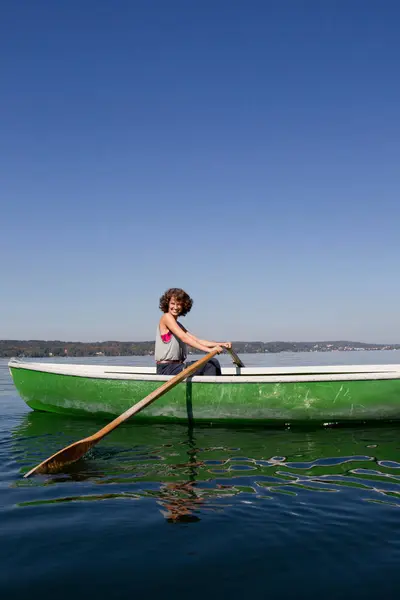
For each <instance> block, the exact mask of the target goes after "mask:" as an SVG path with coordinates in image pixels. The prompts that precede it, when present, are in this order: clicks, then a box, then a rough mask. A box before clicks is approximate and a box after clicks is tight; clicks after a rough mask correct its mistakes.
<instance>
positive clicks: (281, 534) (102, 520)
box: [0, 352, 400, 600]
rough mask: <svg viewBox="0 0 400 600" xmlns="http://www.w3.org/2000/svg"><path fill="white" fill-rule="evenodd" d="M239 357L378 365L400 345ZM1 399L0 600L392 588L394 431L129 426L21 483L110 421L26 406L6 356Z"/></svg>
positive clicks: (254, 362) (384, 594)
mask: <svg viewBox="0 0 400 600" xmlns="http://www.w3.org/2000/svg"><path fill="white" fill-rule="evenodd" d="M242 359H243V361H244V362H245V364H246V366H258V365H263V366H271V365H281V366H283V365H299V364H311V363H313V364H350V363H353V364H366V363H369V364H378V363H379V364H383V363H389V362H390V363H400V352H356V353H350V352H349V353H339V352H337V353H324V354H318V353H308V354H300V353H299V354H278V355H246V354H244V355H242ZM60 360H62V359H60ZM75 362H86V363H90V362H97V363H99V362H108V363H111V362H112V363H113V364H133V363H134V364H148V365H150V364H152V359H151V358H150V357H143V358H142V357H129V358H126V357H125V358H115V359H106V358H97V359H75ZM222 362H223V363H224V364H228V358H227V357H225V356H224V357H223V360H222ZM399 401H400V399H399ZM0 403H1V410H0V486H1V501H0V532H1V545H0V565H1V569H0V598H1V600H3V599H5V600H8V599H10V600H11V599H22V598H26V597H27V596H28V595H29V597H33V598H36V597H41V598H57V600H63V599H67V598H68V599H70V598H72V597H73V595H74V594H75V595H76V596H77V597H78V595H79V597H80V596H83V595H88V596H89V595H90V597H93V598H123V599H125V598H127V599H128V598H129V599H131V598H142V597H147V598H153V597H162V598H170V597H171V598H174V599H178V600H180V599H181V598H182V599H183V598H185V599H187V598H190V600H197V599H198V598H199V599H200V598H202V599H203V598H207V597H216V598H217V597H219V598H223V597H225V596H227V597H229V598H230V600H232V599H236V598H243V597H246V596H247V595H252V596H254V597H260V598H289V597H291V598H292V597H293V598H295V599H296V600H298V599H302V598H308V599H309V598H317V597H320V596H321V595H322V594H323V596H324V598H328V599H330V598H332V599H333V598H339V597H343V598H351V599H358V598H360V599H361V598H362V599H370V598H371V599H372V598H374V600H376V598H395V597H396V594H397V593H399V592H400V580H399V577H398V571H397V569H398V565H399V561H400V526H399V522H400V425H399V426H397V425H392V424H388V425H381V426H371V425H368V426H365V427H346V428H332V429H321V428H315V429H309V430H304V429H302V430H296V429H293V428H292V429H287V430H271V429H264V428H259V427H258V428H254V429H252V428H249V427H246V428H222V427H218V428H212V427H199V428H195V429H193V430H190V429H188V428H187V427H186V426H183V425H168V426H155V425H151V426H150V425H138V424H135V422H134V419H133V420H132V421H131V422H130V423H128V424H124V425H123V426H121V427H120V428H118V429H117V430H116V431H115V432H114V433H113V434H111V435H110V436H109V437H108V438H106V439H105V440H104V441H103V442H101V443H100V444H99V445H98V446H96V447H95V448H94V449H93V450H92V451H91V453H90V454H89V455H88V457H87V458H86V459H85V460H82V461H81V462H79V463H76V464H75V465H73V466H71V467H70V468H69V469H67V470H66V471H65V473H60V474H58V475H48V476H36V477H33V478H31V479H28V480H24V479H23V478H22V473H23V472H24V471H25V470H26V469H27V468H28V466H29V467H31V466H34V465H35V464H37V463H38V462H40V461H41V460H43V459H44V458H46V457H47V456H49V455H50V454H52V453H54V452H55V451H56V450H58V449H60V448H61V447H63V446H65V445H67V444H68V443H70V442H71V441H73V440H77V439H80V438H82V437H84V436H86V435H88V434H89V433H92V432H94V431H96V430H97V429H98V428H100V426H102V425H103V424H104V423H103V422H96V421H88V420H83V419H76V418H67V417H61V416H57V415H48V414H45V413H34V412H31V411H30V410H29V409H28V408H27V407H26V406H25V404H24V403H23V402H22V400H21V399H20V398H19V396H18V394H17V392H16V390H15V388H14V386H13V384H12V381H11V379H10V376H9V373H8V369H7V361H6V360H3V359H0Z"/></svg>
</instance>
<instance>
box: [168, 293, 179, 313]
mask: <svg viewBox="0 0 400 600" xmlns="http://www.w3.org/2000/svg"><path fill="white" fill-rule="evenodd" d="M181 310H182V303H181V302H179V300H177V299H176V298H175V297H174V296H172V298H171V300H170V301H169V304H168V312H169V313H171V315H172V316H173V317H179V315H180V314H181Z"/></svg>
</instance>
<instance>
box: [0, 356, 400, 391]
mask: <svg viewBox="0 0 400 600" xmlns="http://www.w3.org/2000/svg"><path fill="white" fill-rule="evenodd" d="M8 366H9V369H10V372H11V375H12V369H19V370H26V371H34V372H38V373H45V374H50V375H56V376H62V377H81V378H88V379H102V380H103V379H104V380H109V381H110V380H111V381H121V380H122V381H150V382H155V383H163V382H166V381H169V380H171V379H172V378H173V376H165V375H156V374H154V373H153V374H151V373H145V372H143V371H141V372H139V373H135V372H121V371H119V372H115V371H106V369H109V368H110V367H107V366H103V365H93V366H96V367H101V368H100V369H93V368H92V365H88V368H84V369H81V370H80V371H78V372H76V371H77V369H75V372H73V370H72V372H71V371H68V369H65V367H66V366H68V367H87V366H86V365H71V364H69V365H62V364H60V363H33V362H32V363H29V362H22V361H12V360H11V361H9V363H8ZM49 366H50V367H56V368H53V369H52V368H50V369H49V368H48V367H49ZM371 366H372V365H371ZM394 366H396V367H398V369H397V370H391V371H390V370H378V371H375V372H374V371H371V370H368V371H355V372H347V373H343V372H339V373H337V372H331V373H329V372H326V371H325V372H324V373H315V371H312V372H311V373H308V374H307V373H305V374H298V372H297V374H292V373H282V374H276V375H272V374H271V375H268V374H263V375H247V374H242V373H241V371H243V369H238V372H237V374H236V375H225V374H223V375H220V376H213V377H210V376H205V375H203V376H197V377H196V376H193V377H191V378H189V379H187V380H186V381H191V382H193V383H196V384H202V383H203V384H205V383H217V384H227V383H229V384H232V383H233V384H240V385H242V384H251V383H264V384H271V383H307V382H340V381H384V380H396V379H400V365H394ZM46 367H47V368H46ZM96 371H97V372H96ZM258 373H259V371H258Z"/></svg>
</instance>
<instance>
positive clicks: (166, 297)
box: [160, 288, 193, 317]
mask: <svg viewBox="0 0 400 600" xmlns="http://www.w3.org/2000/svg"><path fill="white" fill-rule="evenodd" d="M171 298H175V300H177V301H178V302H180V303H181V304H182V310H181V312H180V316H182V317H184V316H185V315H187V314H188V312H189V311H190V309H191V308H192V306H193V300H192V299H191V297H190V296H189V294H187V293H186V292H185V291H184V290H182V289H181V288H169V290H167V291H166V292H165V293H164V294H163V295H162V296H161V298H160V309H161V310H162V311H163V312H164V313H167V312H168V307H169V302H170V300H171Z"/></svg>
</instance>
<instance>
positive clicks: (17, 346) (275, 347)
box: [0, 340, 400, 358]
mask: <svg viewBox="0 0 400 600" xmlns="http://www.w3.org/2000/svg"><path fill="white" fill-rule="evenodd" d="M232 344H233V346H234V348H235V350H236V352H237V353H239V354H277V353H279V352H352V351H370V350H400V344H369V343H365V342H350V341H343V340H340V341H326V342H258V341H257V342H241V341H237V342H232ZM190 353H192V354H195V352H192V351H191V352H190ZM153 354H154V341H146V342H118V341H106V342H64V341H59V340H0V358H11V357H26V358H44V357H53V356H54V357H56V356H64V357H77V356H78V357H79V356H82V357H83V356H152V355H153Z"/></svg>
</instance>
